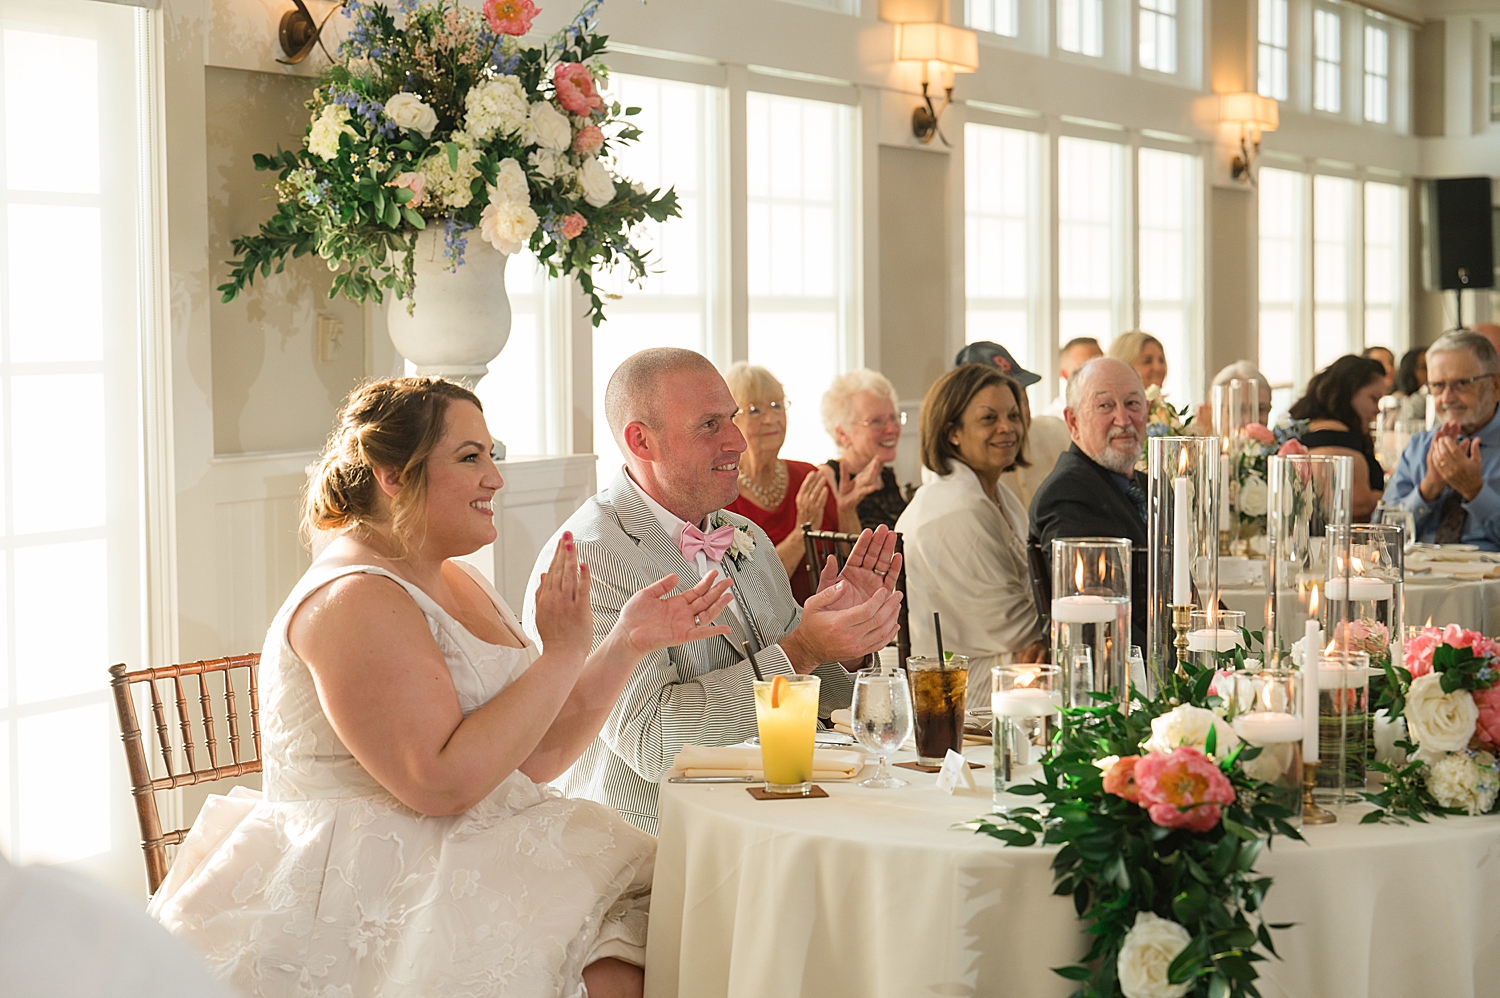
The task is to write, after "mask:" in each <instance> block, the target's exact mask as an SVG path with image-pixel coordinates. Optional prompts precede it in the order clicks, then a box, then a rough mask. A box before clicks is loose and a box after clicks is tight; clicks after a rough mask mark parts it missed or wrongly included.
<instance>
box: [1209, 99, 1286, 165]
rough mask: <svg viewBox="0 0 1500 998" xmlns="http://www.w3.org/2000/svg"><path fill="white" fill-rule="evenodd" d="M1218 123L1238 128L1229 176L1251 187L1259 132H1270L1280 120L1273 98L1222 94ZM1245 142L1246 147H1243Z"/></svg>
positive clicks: (1257, 154) (1258, 150)
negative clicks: (1236, 146)
mask: <svg viewBox="0 0 1500 998" xmlns="http://www.w3.org/2000/svg"><path fill="white" fill-rule="evenodd" d="M1219 120H1221V121H1224V122H1228V123H1229V124H1233V125H1239V126H1240V154H1239V155H1238V156H1236V157H1235V158H1234V162H1232V163H1231V164H1230V165H1229V176H1230V178H1231V179H1233V180H1236V181H1238V182H1240V183H1242V184H1251V185H1253V184H1254V183H1255V176H1254V174H1252V173H1251V172H1250V171H1251V168H1252V167H1254V165H1255V157H1257V156H1259V155H1260V136H1261V133H1262V132H1274V131H1276V126H1277V125H1278V124H1280V122H1281V118H1280V113H1279V109H1278V105H1277V104H1276V100H1275V98H1273V97H1262V96H1261V95H1260V94H1224V95H1223V96H1221V97H1220V98H1219ZM1246 139H1249V141H1250V143H1251V144H1250V145H1246Z"/></svg>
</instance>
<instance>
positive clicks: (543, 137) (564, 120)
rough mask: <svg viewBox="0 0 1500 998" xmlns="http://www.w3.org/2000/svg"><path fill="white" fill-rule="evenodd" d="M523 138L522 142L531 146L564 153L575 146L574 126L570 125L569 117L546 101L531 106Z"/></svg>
mask: <svg viewBox="0 0 1500 998" xmlns="http://www.w3.org/2000/svg"><path fill="white" fill-rule="evenodd" d="M521 136H522V137H521V141H523V142H525V143H526V144H527V145H529V146H541V147H542V148H543V149H551V150H552V151H553V152H564V151H566V150H567V148H568V147H569V146H571V145H572V144H573V126H572V125H570V124H569V123H568V117H567V115H565V114H563V113H562V112H561V111H559V110H558V109H557V108H555V107H553V106H552V105H551V104H548V103H547V102H546V101H538V102H537V103H535V104H533V105H531V111H530V113H529V114H528V115H527V119H526V127H525V128H524V129H522V132H521Z"/></svg>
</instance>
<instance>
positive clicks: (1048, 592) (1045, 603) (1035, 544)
mask: <svg viewBox="0 0 1500 998" xmlns="http://www.w3.org/2000/svg"><path fill="white" fill-rule="evenodd" d="M1026 563H1027V565H1028V566H1029V567H1030V568H1031V597H1032V600H1033V601H1034V602H1035V603H1036V615H1037V616H1038V617H1039V618H1041V622H1042V630H1044V631H1046V630H1048V629H1049V628H1050V627H1051V625H1052V552H1051V550H1050V545H1049V546H1047V547H1044V546H1043V545H1042V543H1041V542H1040V541H1038V540H1036V538H1031V539H1029V540H1028V541H1027V542H1026ZM1130 589H1131V592H1132V593H1143V592H1145V591H1146V546H1145V545H1144V544H1132V545H1131V546H1130Z"/></svg>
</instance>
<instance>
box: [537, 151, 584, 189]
mask: <svg viewBox="0 0 1500 998" xmlns="http://www.w3.org/2000/svg"><path fill="white" fill-rule="evenodd" d="M526 162H527V164H528V165H529V166H530V167H531V170H532V172H533V173H535V174H536V175H537V176H538V177H540V178H541V179H543V180H560V181H564V182H566V181H567V180H569V179H571V178H572V176H573V167H572V166H570V165H569V163H568V158H567V157H566V156H564V155H563V154H562V153H560V152H553V151H552V150H551V149H534V150H532V153H531V155H530V156H527V157H526Z"/></svg>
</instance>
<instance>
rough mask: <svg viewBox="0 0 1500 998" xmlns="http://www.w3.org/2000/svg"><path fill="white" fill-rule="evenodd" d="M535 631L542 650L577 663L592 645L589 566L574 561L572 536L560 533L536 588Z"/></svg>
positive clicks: (592, 619)
mask: <svg viewBox="0 0 1500 998" xmlns="http://www.w3.org/2000/svg"><path fill="white" fill-rule="evenodd" d="M536 631H537V634H538V635H539V636H540V637H541V639H542V650H543V651H544V652H547V653H549V654H554V655H567V656H576V657H577V660H578V662H579V663H582V662H583V660H584V658H586V657H587V656H588V653H589V651H590V649H592V648H593V646H594V608H593V606H592V605H591V604H590V603H589V567H588V566H587V565H581V564H579V562H578V548H577V545H575V544H574V543H573V535H572V533H570V532H564V533H563V535H562V539H561V540H559V541H558V542H557V550H556V551H555V552H554V553H553V555H552V564H551V565H550V566H549V567H548V569H547V571H545V572H543V573H542V577H541V580H540V581H539V582H538V583H537V588H536Z"/></svg>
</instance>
